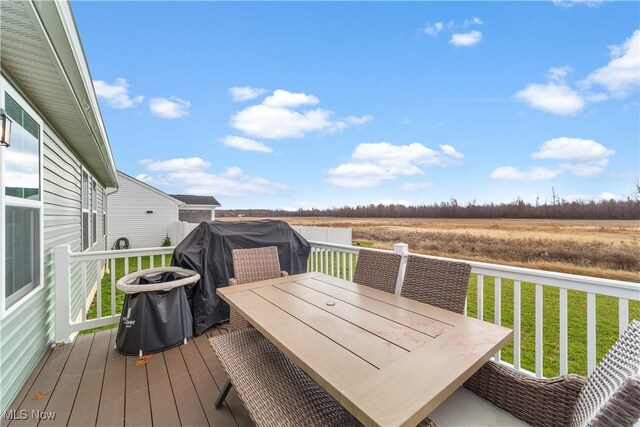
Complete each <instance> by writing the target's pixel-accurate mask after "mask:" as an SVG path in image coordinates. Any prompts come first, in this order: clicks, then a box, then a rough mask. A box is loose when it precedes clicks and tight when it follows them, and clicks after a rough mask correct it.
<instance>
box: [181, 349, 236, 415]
mask: <svg viewBox="0 0 640 427" xmlns="http://www.w3.org/2000/svg"><path fill="white" fill-rule="evenodd" d="M180 352H181V353H182V357H183V358H184V361H185V363H186V364H187V366H188V367H189V373H190V375H191V379H192V380H193V385H194V386H195V388H196V392H197V393H198V397H199V398H200V403H201V404H202V408H203V409H204V413H205V415H206V417H207V420H208V421H209V425H219V426H227V425H233V424H235V423H236V422H235V419H234V418H233V414H231V411H230V410H229V407H228V406H227V405H226V404H225V405H223V406H222V407H221V408H220V409H216V408H215V401H216V398H217V397H218V393H217V391H219V388H218V386H217V385H216V382H215V381H214V379H213V377H212V376H211V373H210V372H209V369H207V365H206V364H205V363H204V361H203V360H202V356H201V355H200V352H199V351H198V347H197V346H196V343H195V342H193V341H191V342H189V343H188V344H187V345H183V346H181V347H180ZM212 390H213V391H214V392H212Z"/></svg>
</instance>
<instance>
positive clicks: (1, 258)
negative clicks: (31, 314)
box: [0, 75, 44, 319]
mask: <svg viewBox="0 0 640 427" xmlns="http://www.w3.org/2000/svg"><path fill="white" fill-rule="evenodd" d="M5 93H6V94H8V95H9V96H10V97H11V98H13V100H14V101H16V102H17V103H18V105H20V107H21V108H22V109H23V110H24V111H25V112H26V113H27V114H29V115H30V116H31V118H32V119H33V120H35V122H36V123H37V124H38V126H39V128H40V133H39V135H38V138H39V144H40V150H39V151H40V170H39V173H40V192H39V194H40V200H39V201H34V200H26V199H20V198H16V197H11V196H6V195H5V189H4V170H5V168H4V150H6V149H9V150H10V149H11V147H8V148H7V147H0V272H1V274H0V319H4V318H5V317H7V316H9V315H11V313H13V312H15V311H16V310H18V309H19V308H20V307H21V306H22V305H24V304H25V303H26V302H27V301H29V300H30V299H31V298H33V296H34V295H35V294H37V293H39V292H40V291H41V290H42V289H43V288H44V168H43V158H44V153H43V152H44V122H43V120H42V118H41V117H40V115H39V114H38V113H37V112H36V111H35V110H34V109H33V108H32V107H31V105H30V104H29V102H28V101H27V100H26V99H25V98H24V97H23V96H22V95H21V94H20V93H19V92H18V91H17V90H16V89H14V87H13V86H12V85H11V84H10V83H9V82H8V81H7V80H6V79H5V77H4V75H2V76H0V106H1V107H2V108H4V107H5ZM13 126H18V125H17V124H15V123H14V124H13ZM7 204H8V205H9V206H19V207H29V208H35V209H38V210H39V217H38V222H39V224H38V233H39V236H38V237H39V242H38V250H39V254H38V263H39V265H38V271H39V277H38V284H36V286H35V287H34V288H33V289H31V290H29V291H27V292H26V293H25V294H24V295H20V296H19V297H18V300H17V301H16V302H14V303H13V304H12V305H11V307H8V308H7V304H6V302H7V301H6V298H5V290H6V283H5V282H6V279H5V274H4V272H5V271H6V268H5V262H6V260H5V254H6V236H5V228H6V206H7Z"/></svg>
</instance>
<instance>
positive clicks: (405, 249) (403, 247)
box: [393, 243, 409, 295]
mask: <svg viewBox="0 0 640 427" xmlns="http://www.w3.org/2000/svg"><path fill="white" fill-rule="evenodd" d="M393 252H394V253H396V254H398V255H400V256H402V259H401V260H400V269H399V270H398V280H396V290H395V292H394V293H395V294H396V295H400V293H401V292H402V282H404V272H405V271H406V269H407V259H408V257H409V245H407V244H406V243H396V244H395V245H393Z"/></svg>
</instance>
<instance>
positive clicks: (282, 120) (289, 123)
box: [231, 104, 346, 139]
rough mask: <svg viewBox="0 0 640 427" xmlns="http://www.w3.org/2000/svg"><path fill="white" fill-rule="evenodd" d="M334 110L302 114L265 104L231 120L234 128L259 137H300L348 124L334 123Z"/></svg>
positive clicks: (254, 106) (247, 109) (256, 106)
mask: <svg viewBox="0 0 640 427" xmlns="http://www.w3.org/2000/svg"><path fill="white" fill-rule="evenodd" d="M332 115H333V112H332V111H329V110H323V109H315V110H308V111H303V112H298V111H295V110H289V109H285V108H273V107H268V106H266V105H261V104H260V105H252V106H251V107H248V108H246V109H244V110H242V111H240V112H238V113H236V114H235V115H233V116H232V117H231V126H232V127H233V128H235V129H238V130H240V131H242V132H244V133H245V134H247V135H250V136H253V137H256V138H266V139H285V138H301V137H303V136H305V135H306V134H307V133H310V132H335V131H337V130H341V129H344V128H345V127H346V123H344V122H340V121H334V120H333V119H332V118H331V116H332Z"/></svg>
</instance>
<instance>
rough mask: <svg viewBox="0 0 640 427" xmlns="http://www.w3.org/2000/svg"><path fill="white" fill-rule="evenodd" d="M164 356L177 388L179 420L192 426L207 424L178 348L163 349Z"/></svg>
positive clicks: (172, 381)
mask: <svg viewBox="0 0 640 427" xmlns="http://www.w3.org/2000/svg"><path fill="white" fill-rule="evenodd" d="M187 345H189V344H187ZM164 356H165V360H166V361H167V371H169V378H171V383H172V384H174V386H175V387H176V388H177V389H178V390H179V391H178V392H177V393H175V398H176V406H177V407H178V413H179V414H180V421H181V422H182V424H183V425H188V426H194V427H196V426H206V425H209V423H208V421H207V417H206V415H205V413H204V409H203V408H202V405H201V404H200V399H199V398H198V393H197V392H196V389H195V387H194V385H193V381H192V380H191V376H190V375H189V371H188V370H187V366H186V364H185V363H184V359H183V358H182V353H181V352H180V349H179V348H177V347H176V348H172V349H171V350H168V351H165V352H164Z"/></svg>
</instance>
